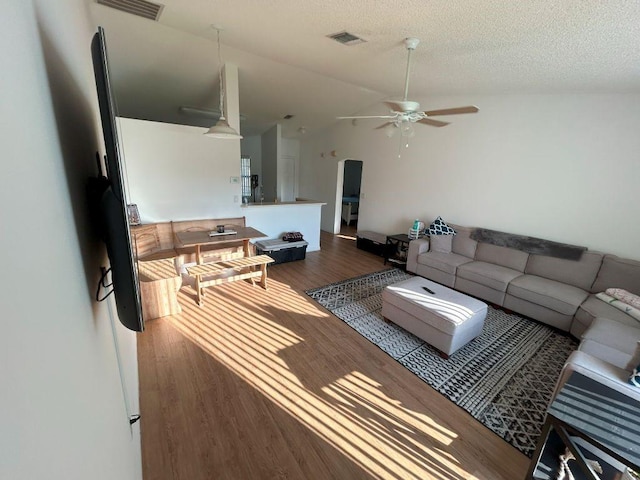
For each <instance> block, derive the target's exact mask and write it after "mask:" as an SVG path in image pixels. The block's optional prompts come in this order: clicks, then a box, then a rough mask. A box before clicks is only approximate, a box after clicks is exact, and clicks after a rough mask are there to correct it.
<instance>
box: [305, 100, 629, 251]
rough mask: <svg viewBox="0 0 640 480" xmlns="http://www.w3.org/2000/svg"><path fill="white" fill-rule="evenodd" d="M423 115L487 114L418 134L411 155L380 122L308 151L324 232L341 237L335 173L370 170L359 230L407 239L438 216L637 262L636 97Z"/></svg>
mask: <svg viewBox="0 0 640 480" xmlns="http://www.w3.org/2000/svg"><path fill="white" fill-rule="evenodd" d="M418 100H422V99H418ZM421 103H422V105H423V107H428V108H429V109H431V108H434V109H435V108H441V107H449V106H457V105H468V104H476V105H478V107H479V108H480V112H479V113H478V114H475V115H460V116H455V117H449V118H448V119H447V120H451V121H452V124H451V125H449V126H447V127H445V128H433V127H428V126H422V125H416V130H417V132H416V136H415V137H414V138H412V139H410V140H409V147H408V148H405V147H404V146H403V145H401V143H400V142H399V139H398V138H393V139H388V138H387V137H386V136H385V135H384V134H383V133H382V132H380V131H375V130H374V128H375V127H376V126H378V123H377V122H375V120H371V121H365V120H363V121H360V122H358V124H357V125H356V126H353V125H352V124H351V123H350V122H342V123H340V122H338V123H336V125H335V126H333V127H332V128H330V129H329V130H328V131H326V132H324V134H320V135H317V136H315V137H311V138H308V139H307V140H305V141H304V142H303V145H302V160H301V161H302V164H301V177H300V195H301V196H303V197H309V198H316V199H318V200H321V201H325V202H327V204H328V205H327V207H326V208H324V209H323V216H322V228H323V229H324V230H329V231H331V229H332V228H333V218H330V217H331V214H330V213H331V212H333V211H334V210H335V198H336V186H335V183H336V178H337V164H338V161H339V160H341V159H345V158H357V159H359V160H363V161H364V165H363V178H362V189H361V191H362V193H363V195H362V197H361V203H360V211H359V219H358V228H359V229H361V230H374V231H380V232H383V233H395V232H403V231H406V230H407V229H408V228H409V226H410V224H411V222H412V220H413V219H415V218H420V219H423V220H424V221H425V222H430V221H431V220H433V219H434V218H435V217H436V216H437V215H442V216H443V218H444V219H445V220H449V221H451V222H453V223H459V224H463V225H471V226H482V227H486V228H492V229H496V230H503V231H508V232H513V233H520V234H525V235H531V236H537V237H542V238H547V239H550V240H556V241H560V242H567V243H573V244H578V245H585V246H588V247H589V248H591V249H595V250H602V251H606V252H609V253H615V254H619V255H623V256H628V257H631V258H640V253H638V250H637V238H639V237H640V222H638V221H637V220H636V219H637V218H638V217H639V216H640V207H639V205H640V203H639V195H638V179H639V178H640V162H639V161H638V152H640V135H638V133H637V131H638V125H640V95H638V94H619V95H615V94H611V95H607V94H593V95H588V94H584V95H504V96H469V97H455V98H454V97H451V98H437V99H434V98H432V99H428V100H427V101H422V102H421ZM368 113H379V109H372V110H370V111H369V112H368ZM443 119H444V118H443ZM331 150H336V154H337V156H336V157H335V158H332V157H331V156H330V155H329V154H328V152H330V151H331ZM398 152H400V153H401V157H400V158H398ZM321 154H324V156H322V155H321Z"/></svg>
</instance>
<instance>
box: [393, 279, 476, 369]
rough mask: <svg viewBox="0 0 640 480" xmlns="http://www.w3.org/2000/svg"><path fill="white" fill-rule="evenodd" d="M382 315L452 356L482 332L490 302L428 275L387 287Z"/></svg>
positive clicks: (447, 356)
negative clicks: (487, 302) (473, 296)
mask: <svg viewBox="0 0 640 480" xmlns="http://www.w3.org/2000/svg"><path fill="white" fill-rule="evenodd" d="M423 287H426V288H428V289H430V290H431V291H433V292H434V293H433V294H431V293H429V292H427V291H425V290H424V288H423ZM382 316H383V317H384V318H385V319H387V320H390V321H392V322H393V323H395V324H396V325H399V326H401V327H402V328H404V329H405V330H408V331H409V332H411V333H413V334H414V335H416V336H417V337H419V338H421V339H422V340H424V341H425V342H427V343H428V344H429V345H431V346H433V347H435V348H437V349H438V350H439V351H440V354H441V356H442V357H443V358H449V355H451V354H452V353H454V352H455V351H456V350H458V349H459V348H460V347H463V346H464V345H466V344H467V343H469V342H470V341H471V340H473V339H474V338H476V337H477V336H478V335H480V333H481V332H482V327H483V326H484V319H485V317H486V316H487V305H486V304H485V303H483V302H481V301H480V300H476V299H475V298H471V297H469V296H468V295H465V294H464V293H460V292H456V291H455V290H452V289H450V288H448V287H445V286H444V285H440V284H439V283H435V282H432V281H430V280H427V279H426V278H422V277H413V278H410V279H409V280H405V281H404V282H400V283H396V284H394V285H389V286H388V287H386V288H385V289H384V291H383V292H382Z"/></svg>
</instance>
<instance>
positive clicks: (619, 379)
mask: <svg viewBox="0 0 640 480" xmlns="http://www.w3.org/2000/svg"><path fill="white" fill-rule="evenodd" d="M573 372H577V373H581V374H582V375H584V376H586V377H589V378H591V379H593V380H595V381H596V382H598V383H601V384H603V385H606V386H607V387H609V388H611V389H613V390H616V391H617V392H620V393H622V394H624V395H626V396H628V397H631V398H633V399H634V400H637V401H639V402H640V388H638V387H634V386H633V385H630V384H629V383H628V381H629V375H630V372H628V371H627V370H623V369H622V368H619V367H616V366H615V365H612V364H610V363H608V362H605V361H604V360H601V359H599V358H596V357H594V356H591V355H589V354H588V353H585V352H581V351H580V350H576V351H575V352H573V353H572V354H571V355H570V356H569V358H568V359H567V361H566V363H565V364H564V367H563V368H562V372H561V373H560V378H558V383H557V384H556V388H555V390H554V392H553V396H552V397H551V400H552V401H553V399H554V398H555V397H556V395H557V394H558V392H559V391H560V389H561V388H562V386H563V385H564V384H565V383H566V381H567V380H568V379H569V377H570V376H571V374H572V373H573Z"/></svg>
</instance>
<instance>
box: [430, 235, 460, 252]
mask: <svg viewBox="0 0 640 480" xmlns="http://www.w3.org/2000/svg"><path fill="white" fill-rule="evenodd" d="M453 237H454V235H433V236H432V237H430V238H429V250H431V251H432V252H440V253H451V245H452V241H453Z"/></svg>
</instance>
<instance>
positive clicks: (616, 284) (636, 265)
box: [591, 255, 640, 295]
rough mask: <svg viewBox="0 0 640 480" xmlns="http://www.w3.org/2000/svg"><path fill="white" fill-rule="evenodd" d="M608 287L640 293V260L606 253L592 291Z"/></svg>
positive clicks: (595, 291)
mask: <svg viewBox="0 0 640 480" xmlns="http://www.w3.org/2000/svg"><path fill="white" fill-rule="evenodd" d="M607 288H624V289H625V290H628V291H630V292H631V293H635V294H636V295H640V262H639V261H637V260H629V259H626V258H621V257H618V256H616V255H605V256H604V259H603V261H602V267H600V271H599V272H598V276H597V277H596V281H595V282H594V283H593V286H592V287H591V292H592V293H597V292H604V291H605V290H606V289H607Z"/></svg>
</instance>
